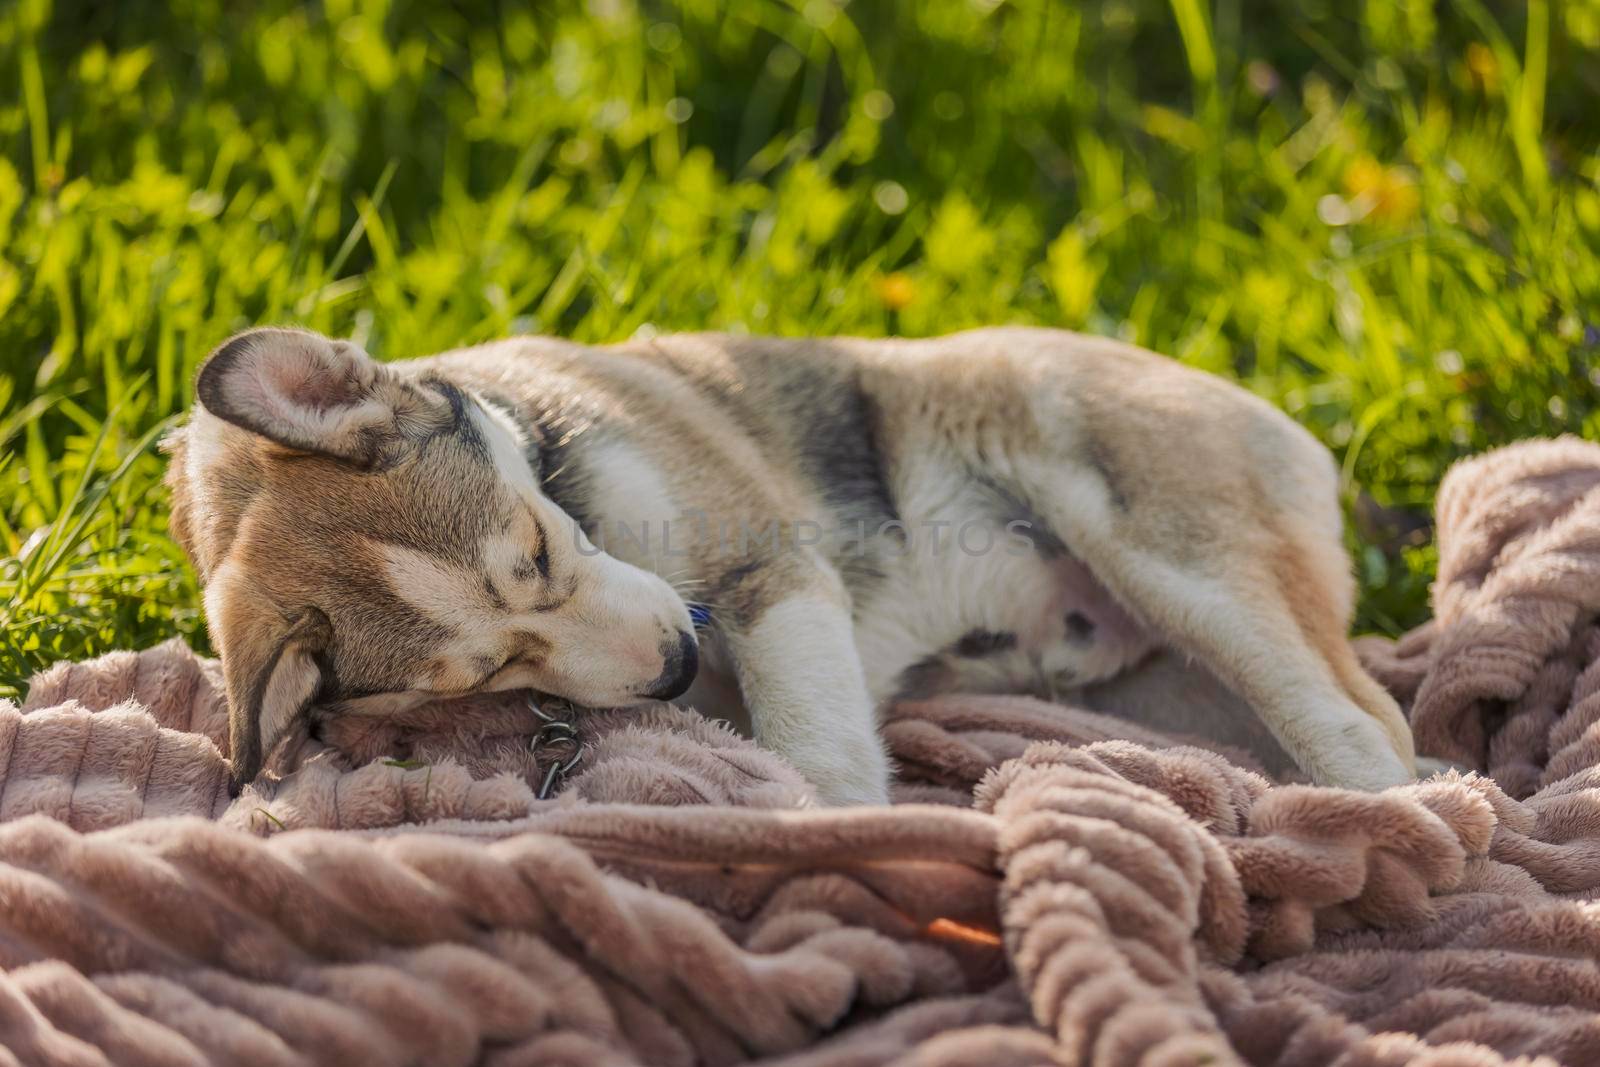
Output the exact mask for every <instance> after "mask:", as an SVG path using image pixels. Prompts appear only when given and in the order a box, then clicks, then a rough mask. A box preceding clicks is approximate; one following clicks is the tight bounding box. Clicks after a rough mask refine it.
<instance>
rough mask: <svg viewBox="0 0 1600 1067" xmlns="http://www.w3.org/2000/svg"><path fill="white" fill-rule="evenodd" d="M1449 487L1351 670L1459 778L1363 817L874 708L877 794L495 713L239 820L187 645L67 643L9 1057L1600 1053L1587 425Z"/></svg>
mask: <svg viewBox="0 0 1600 1067" xmlns="http://www.w3.org/2000/svg"><path fill="white" fill-rule="evenodd" d="M1438 511H1439V538H1440V546H1441V561H1440V577H1439V582H1438V585H1437V587H1436V589H1435V596H1434V600H1435V612H1436V617H1435V619H1434V621H1433V622H1432V623H1430V624H1428V625H1427V626H1425V627H1423V628H1422V629H1420V630H1418V631H1416V632H1414V633H1412V634H1410V635H1408V636H1407V637H1406V638H1404V639H1402V640H1401V641H1400V642H1398V643H1393V644H1391V643H1388V642H1383V641H1367V642H1364V643H1363V647H1362V651H1363V654H1364V655H1365V656H1366V658H1367V660H1368V662H1369V664H1370V665H1371V667H1372V669H1373V670H1374V672H1375V673H1376V674H1378V676H1379V677H1380V678H1381V679H1382V680H1384V681H1385V683H1386V684H1388V685H1389V686H1390V687H1391V688H1392V689H1393V690H1394V691H1395V692H1396V693H1397V695H1399V696H1400V697H1401V698H1402V699H1403V700H1404V701H1405V702H1407V703H1408V704H1409V705H1410V708H1411V714H1412V719H1413V724H1414V726H1415V729H1416V733H1417V736H1418V739H1419V742H1420V748H1421V750H1422V751H1423V752H1426V753H1432V754H1436V755H1441V756H1444V757H1446V758H1448V759H1451V760H1453V761H1455V762H1457V763H1458V764H1461V765H1464V766H1470V767H1475V768H1477V770H1478V771H1479V772H1482V773H1471V774H1466V775H1461V774H1455V773H1452V774H1449V775H1444V776H1441V777H1438V778H1435V779H1433V780H1431V781H1428V782H1423V783H1419V784H1417V785H1415V786H1409V787H1406V788H1402V789H1394V790H1390V791H1389V792H1387V793H1384V794H1381V795H1375V796H1373V795H1364V794H1357V793H1348V792H1343V791H1339V790H1329V789H1317V788H1311V787H1308V786H1303V785H1295V784H1274V783H1273V782H1272V781H1270V780H1269V779H1268V778H1266V777H1264V776H1263V775H1262V774H1259V773H1256V771H1254V770H1251V769H1247V766H1248V765H1249V757H1246V756H1243V755H1241V754H1239V753H1237V752H1235V751H1233V750H1229V749H1222V748H1220V746H1219V747H1212V748H1204V747H1196V746H1195V745H1193V744H1192V743H1190V744H1186V743H1183V742H1182V741H1181V740H1180V739H1177V738H1174V737H1170V736H1167V735H1164V734H1161V733H1158V732H1156V731H1154V730H1152V729H1150V728H1149V727H1147V726H1139V725H1135V724H1132V723H1129V722H1126V721H1122V720H1119V719H1117V718H1115V717H1111V716H1107V715H1103V714H1098V713H1095V712H1091V711H1087V710H1083V709H1078V708H1069V707H1061V706H1055V705H1048V704H1042V703H1038V702H1034V701H1028V700H1022V699H1010V698H959V699H947V700H940V701H934V702H928V703H920V704H909V705H902V706H900V707H897V708H895V709H892V711H891V713H890V716H889V721H888V722H887V724H886V727H885V733H886V736H887V737H888V739H889V742H890V745H891V747H892V749H893V751H894V753H895V755H896V758H897V760H898V761H899V763H900V766H901V769H902V777H903V779H904V780H903V782H902V784H901V785H900V786H899V795H898V796H897V800H899V801H902V802H901V803H897V804H896V805H894V806H892V807H889V808H882V809H862V810H849V811H821V810H816V809H815V808H813V807H811V806H810V805H809V795H810V794H809V789H808V787H807V786H806V784H805V782H804V781H803V780H801V779H800V777H799V776H798V775H796V774H795V772H794V771H793V770H791V769H790V768H788V767H786V766H785V765H784V764H783V763H782V762H781V761H779V760H778V759H777V758H776V757H774V756H772V755H771V754H769V753H765V752H762V751H760V750H758V749H756V748H754V747H753V746H752V745H750V744H749V743H748V742H746V741H743V740H741V739H740V738H738V737H737V736H735V735H734V734H732V733H731V732H730V731H728V730H727V729H726V728H724V727H723V726H721V725H719V724H715V723H710V722H706V721H704V720H702V719H700V718H699V717H697V716H695V715H694V714H692V713H690V712H687V711H683V710H679V709H674V708H671V707H666V706H661V707H656V708H652V709H648V710H644V711H634V712H630V713H625V714H624V713H617V712H608V713H603V714H590V715H586V716H584V717H582V718H581V719H580V720H579V721H578V726H577V732H578V734H579V737H580V739H581V741H582V742H583V743H584V745H585V746H586V747H585V759H584V762H583V763H582V764H581V765H580V766H578V767H577V768H575V769H574V770H573V772H572V773H571V775H570V776H569V777H568V778H567V779H566V782H565V788H563V789H562V790H561V791H560V792H559V794H558V795H557V796H555V797H554V798H553V799H548V800H541V799H538V793H539V789H540V786H541V785H542V784H543V782H544V781H545V779H546V777H547V774H548V768H549V767H550V765H551V764H552V763H560V764H563V765H564V764H566V762H567V761H568V759H569V758H570V755H571V750H572V746H571V745H566V744H564V743H561V742H560V741H559V738H557V743H554V744H551V743H546V744H542V745H538V746H535V747H536V748H537V751H530V743H531V742H532V741H533V739H534V737H535V735H536V733H537V731H538V728H539V725H540V724H539V721H538V720H537V719H536V718H534V717H533V716H532V715H530V714H529V713H528V712H527V711H526V709H525V708H524V707H519V706H518V705H517V704H516V702H515V699H514V698H508V697H506V696H503V695H502V696H500V697H497V698H481V699H475V700H471V701H458V702H455V703H453V704H451V705H448V706H445V705H441V706H438V707H433V708H428V709H423V710H422V711H420V712H418V713H416V714H415V715H413V716H410V717H408V718H407V719H406V720H404V721H383V722H373V721H358V720H345V721H342V722H337V723H330V724H329V725H328V728H327V730H326V731H325V732H324V734H323V736H322V738H321V740H320V741H318V742H315V743H312V742H307V744H306V746H305V748H304V750H303V751H302V752H301V753H300V760H299V763H298V769H297V770H296V771H295V772H294V773H292V774H290V775H289V776H287V777H286V778H284V779H282V780H281V781H277V782H270V783H261V784H258V785H257V786H253V787H251V788H250V789H249V790H247V791H246V792H245V793H244V794H243V795H242V796H240V797H239V798H238V799H237V800H232V801H230V800H229V798H228V795H227V791H226V788H225V784H224V783H225V780H226V770H227V768H226V763H225V753H224V752H223V750H222V749H223V746H224V745H225V738H226V730H225V727H224V716H223V712H222V704H221V699H222V698H221V696H220V693H219V689H218V687H217V684H216V682H217V676H216V667H215V664H213V663H210V662H208V661H204V660H200V659H198V658H196V657H194V656H193V655H192V654H190V653H189V652H188V651H187V650H186V649H184V648H182V647H181V646H179V645H176V644H168V645H164V646H162V647H160V648H156V649H152V650H149V651H147V652H142V653H120V654H116V655H112V656H108V657H105V658H103V659H101V660H98V661H95V662H92V663H85V664H63V665H60V666H58V667H56V668H55V669H53V670H51V671H49V672H47V673H46V674H44V675H42V676H41V677H39V678H38V679H37V680H35V682H34V683H33V686H32V688H31V691H30V694H29V700H28V703H27V705H26V706H25V707H24V708H22V709H20V710H19V709H16V708H14V707H12V706H9V705H0V968H3V970H0V1063H17V1064H35V1063H39V1064H85V1065H89V1064H96V1065H99V1064H117V1065H122V1064H130V1065H132V1064H162V1065H166V1064H173V1065H176V1064H208V1063H216V1064H285V1065H287V1064H321V1063H326V1064H348V1063H360V1064H427V1065H433V1064H440V1065H447V1064H472V1063H486V1064H504V1065H513V1064H530V1065H531V1064H539V1065H546V1064H548V1065H557V1064H572V1065H601V1064H605V1065H611V1064H699V1063H706V1064H722V1063H743V1062H753V1061H759V1062H761V1063H766V1064H778V1063H782V1064H789V1065H800V1064H807V1065H813V1064H814V1065H852V1067H855V1065H860V1067H866V1065H870V1064H890V1063H893V1064H904V1065H929V1067H931V1065H950V1067H955V1065H964V1064H972V1065H981V1067H1004V1065H1007V1064H1033V1063H1066V1064H1104V1065H1147V1067H1166V1065H1179V1064H1184V1065H1188V1064H1201V1063H1208V1064H1243V1063H1249V1064H1282V1065H1294V1064H1304V1065H1307V1067H1311V1065H1323V1064H1333V1063H1339V1064H1349V1065H1359V1064H1402V1063H1423V1064H1451V1065H1454V1064H1460V1065H1473V1067H1478V1065H1483V1067H1487V1065H1493V1064H1502V1063H1527V1064H1534V1063H1552V1062H1554V1063H1565V1064H1573V1065H1588V1064H1595V1063H1600V968H1597V966H1596V963H1595V959H1596V957H1597V956H1600V912H1597V911H1596V910H1595V905H1594V904H1591V903H1588V901H1590V900H1591V899H1592V898H1593V896H1594V894H1595V891H1596V887H1597V886H1600V626H1597V624H1596V621H1595V620H1596V618H1597V617H1600V447H1595V446H1591V445H1587V444H1583V443H1580V442H1576V441H1570V440H1561V441H1550V442H1536V443H1531V444H1526V445H1522V446H1518V447H1514V448H1509V449H1505V450H1503V451H1500V452H1497V453H1493V454H1491V455H1488V456H1485V457H1482V458H1480V459H1477V460H1473V461H1471V462H1469V463H1465V464H1462V465H1461V466H1459V467H1457V468H1456V469H1455V470H1454V471H1453V472H1452V473H1451V475H1450V477H1449V478H1448V479H1447V480H1446V482H1445V484H1444V486H1443V487H1442V488H1441V491H1440V496H1439V503H1438ZM1113 703H1114V701H1113ZM1179 721H1184V720H1181V719H1180V720H1179ZM543 736H544V739H545V741H546V742H549V740H550V734H549V732H548V731H547V732H546V734H545V735H543ZM1241 764H1243V765H1241Z"/></svg>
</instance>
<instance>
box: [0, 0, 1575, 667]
mask: <svg viewBox="0 0 1600 1067" xmlns="http://www.w3.org/2000/svg"><path fill="white" fill-rule="evenodd" d="M530 8H531V9H532V13H530V12H529V10H528V9H530ZM0 85H3V86H4V87H5V90H4V91H0V557H4V558H3V560H0V594H3V601H0V602H3V604H4V607H3V608H0V695H3V694H5V693H10V692H15V691H17V690H18V689H19V688H20V687H21V686H22V685H23V684H24V681H25V678H26V677H27V675H29V674H30V673H31V672H32V671H34V670H35V669H37V668H39V667H40V666H42V665H44V664H47V663H49V662H51V661H53V660H55V659H58V658H61V657H82V656H88V655H93V654H96V653H99V652H102V651H105V650H108V649H111V648H118V647H141V646H146V645H149V644H151V643H154V642H156V641H159V640H161V639H163V638H165V637H167V636H169V635H171V634H174V633H178V634H182V635H184V636H186V637H188V638H190V639H191V640H193V641H195V642H196V643H197V644H198V645H200V646H201V647H204V631H203V625H202V620H201V617H200V609H199V600H198V595H197V590H196V588H195V584H194V580H193V578H192V576H191V575H190V573H189V571H188V568H187V566H186V564H185V562H184V560H183V558H182V555H181V553H180V551H179V550H178V548H177V547H176V546H175V545H174V544H173V542H172V541H171V539H170V538H169V537H168V535H167V532H166V518H165V501H164V496H163V491H162V489H161V487H160V483H159V477H160V473H161V460H160V458H159V456H158V455H156V454H154V452H153V450H152V449H151V448H150V444H151V442H152V440H153V439H154V436H155V435H156V434H157V433H158V432H159V430H160V429H161V427H163V426H164V425H166V424H167V422H168V421H169V420H170V419H172V418H173V417H175V416H177V415H178V414H179V413H180V412H181V411H182V410H183V408H184V406H185V404H186V403H187V401H188V389H189V381H190V378H191V376H192V373H193V371H194V369H195V366H196V363H197V362H198V360H200V359H201V358H202V357H203V356H204V355H205V353H206V352H207V351H208V350H209V349H210V348H211V347H212V346H213V345H214V344H215V343H216V342H217V341H219V340H220V339H221V338H223V337H224V336H226V335H227V334H228V333H229V332H231V331H233V330H236V329H239V328H241V327H243V326H245V325H248V324H253V323H261V322H298V323H302V324H304V325H307V326H311V327H314V328H317V329H321V330H325V331H329V332H332V333H336V334H344V335H353V336H354V337H356V338H357V339H359V340H360V341H361V342H362V343H364V344H365V345H366V346H367V347H368V348H369V349H371V350H372V351H373V352H374V353H376V354H379V355H381V356H401V355H409V354H421V353H424V352H427V351H430V350H434V349H437V348H441V347H444V346H447V345H456V344H460V343H463V342H470V341H477V340H484V339H487V338H492V337H496V336H500V335H503V334H507V333H516V332H527V331H543V332H553V333H559V334H563V335H567V336H571V337H575V338H579V339H583V340H591V341H604V340H612V339H617V338H622V337H626V336H628V335H630V334H634V333H636V332H639V331H649V330H657V331H666V330H681V329H691V328H708V327H709V328H721V329H732V330H749V331H752V332H757V331H760V332H773V333H782V334H813V333H829V332H851V333H867V334H882V333H904V334H927V333H934V332H941V331H947V330H953V329H957V328H961V327H966V326H973V325H977V324H983V323H998V322H1031V323H1042V324H1048V325H1060V326H1067V327H1072V328H1077V329H1084V330H1089V331H1093V332H1097V333H1105V334H1112V335H1116V336H1121V337H1125V338H1128V339H1130V340H1133V341H1137V342H1139V343H1140V344H1144V345H1148V346H1150V347H1153V348H1156V349H1159V350H1161V351H1164V352H1168V353H1171V354H1173V355H1175V356H1177V357H1179V358H1181V359H1183V360H1186V361H1188V362H1190V363H1192V364H1194V365H1196V366H1200V367H1204V368H1207V369H1209V370H1213V371H1217V372H1219V373H1222V374H1226V375H1229V376H1232V377H1234V378H1236V379H1238V380H1240V381H1242V382H1243V383H1245V384H1246V385H1247V386H1248V387H1250V388H1252V389H1254V390H1256V391H1257V392H1259V393H1261V394H1262V395H1263V396H1266V397H1268V398H1269V399H1271V400H1272V401H1274V402H1275V403H1277V404H1279V405H1281V406H1282V407H1283V408H1284V409H1286V410H1287V411H1288V412H1289V413H1290V414H1292V415H1293V416H1294V417H1295V418H1297V419H1299V420H1300V421H1301V422H1303V423H1304V424H1305V425H1306V426H1308V427H1310V428H1311V429H1312V430H1313V431H1314V432H1315V433H1316V434H1318V435H1319V436H1320V437H1321V438H1322V439H1323V440H1324V441H1326V442H1327V443H1328V444H1329V446H1331V447H1332V448H1333V449H1334V451H1335V452H1336V453H1337V454H1338V455H1339V457H1340V459H1341V461H1342V462H1343V465H1344V470H1345V473H1346V480H1347V494H1348V503H1349V505H1350V507H1351V511H1352V515H1353V516H1355V517H1356V519H1357V522H1356V523H1355V524H1354V528H1355V529H1356V530H1358V531H1359V537H1360V539H1361V541H1362V543H1361V544H1360V545H1358V546H1357V547H1358V555H1357V559H1358V567H1359V571H1360V576H1361V581H1362V586H1363V598H1362V615H1361V619H1360V624H1361V626H1362V627H1363V628H1368V629H1380V630H1388V631H1393V630H1396V629H1398V628H1400V627H1403V626H1405V625H1408V624H1410V623H1413V622H1415V621H1416V620H1417V619H1419V618H1420V617H1421V616H1422V615H1423V613H1424V612H1425V611H1426V583H1427V580H1428V577H1429V569H1430V567H1431V556H1430V550H1429V546H1428V544H1427V533H1426V530H1425V529H1419V523H1420V521H1421V519H1422V518H1424V517H1425V516H1426V512H1427V508H1428V504H1429V501H1430V499H1431V497H1432V493H1433V491H1434V489H1435V487H1436V485H1437V483H1438V480H1439V478H1440V477H1441V475H1442V474H1443V472H1444V470H1445V469H1446V468H1447V467H1448V465H1449V464H1450V463H1451V462H1452V461H1453V460H1454V459H1456V458H1457V457H1459V456H1462V455H1465V454H1467V453H1470V452H1474V451H1477V450H1480V449H1483V448H1486V447H1490V446H1492V445H1496V444H1500V443H1502V442H1505V441H1509V440H1512V439H1515V438H1518V437H1523V436H1528V435H1533V434H1551V433H1558V432H1563V431H1572V432H1579V433H1585V434H1587V435H1591V436H1594V435H1597V431H1600V421H1597V420H1600V405H1597V404H1596V401H1595V397H1596V394H1597V388H1596V376H1600V367H1597V363H1600V310H1597V309H1600V255H1597V250H1600V185H1597V183H1600V153H1597V146H1600V109H1596V108H1595V106H1594V101H1595V99H1597V97H1600V0H1567V2H1565V3H1562V4H1551V3H1548V0H1526V2H1515V3H1514V2H1510V0H1507V2H1503V3H1498V2H1497V3H1491V2H1489V0H1438V2H1437V3H1434V2H1431V0H1400V2H1397V3H1379V2H1376V0H1369V2H1367V3H1365V4H1363V3H1361V2H1359V0H1350V2H1348V3H1332V2H1330V0H1316V2H1312V3H1295V2H1290V0H1282V2H1276V0H1275V2H1256V0H1251V2H1246V0H1218V2H1216V3H1215V4H1210V5H1208V4H1202V3H1199V2H1198V0H1170V3H1169V2H1164V0H1110V2H1107V3H1081V4H1069V3H1062V2H1054V3H1047V2H1043V0H1005V2H987V0H856V2H855V3H852V4H849V5H848V6H842V7H841V6H838V5H837V4H835V3H833V2H831V0H728V2H725V3H718V2H714V0H676V2H669V0H651V2H648V3H637V2H635V0H589V2H587V3H578V2H555V0H550V2H545V3H541V4H536V5H511V4H499V3H487V2H479V0H467V2H461V3H456V4H452V5H442V4H435V3H428V2H423V0H390V2H387V3H385V2H382V0H378V2H370V3H357V2H354V0H324V2H323V3H321V4H317V5H306V6H301V5H298V4H292V3H287V2H282V0H251V2H247V0H239V2H233V0H226V2H225V0H173V2H171V3H165V4H156V3H152V2H149V0H122V2H119V3H115V4H109V3H103V2H99V0H93V2H87V0H79V2H74V3H66V2H62V3H57V4H54V5H52V4H51V3H49V0H13V2H11V3H10V4H8V5H4V6H0ZM1353 536H1355V535H1353ZM1354 543H1355V542H1354V541H1353V544H1354Z"/></svg>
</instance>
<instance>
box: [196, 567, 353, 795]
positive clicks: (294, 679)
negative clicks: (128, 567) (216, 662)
mask: <svg viewBox="0 0 1600 1067" xmlns="http://www.w3.org/2000/svg"><path fill="white" fill-rule="evenodd" d="M237 584H238V583H227V582H224V583H221V585H220V586H218V585H213V587H212V589H211V590H208V591H207V596H206V600H207V606H208V608H214V609H215V610H214V611H212V612H211V619H212V633H213V634H214V635H215V637H216V639H217V651H218V652H220V653H221V655H222V674H223V682H224V687H225V688H226V690H227V695H228V758H229V760H230V761H231V762H232V765H233V793H234V795H235V796H237V795H238V793H239V791H240V790H241V789H243V788H244V787H245V786H246V785H248V784H249V783H250V782H252V781H254V780H255V778H256V776H257V775H259V774H260V773H261V769H262V767H263V765H264V764H265V762H266V758H267V756H268V755H269V754H270V753H271V752H272V750H273V749H274V748H275V747H277V744H278V742H280V741H282V740H283V738H284V736H285V735H286V734H288V732H289V731H290V729H291V728H292V727H293V726H294V725H295V724H296V723H297V722H299V721H300V720H301V719H303V718H304V716H305V714H306V711H307V709H308V708H309V707H310V705H311V701H312V699H313V698H314V697H315V696H316V694H317V690H318V689H319V688H320V687H321V684H322V669H321V667H320V666H319V665H318V660H319V658H320V657H319V654H320V653H322V652H324V651H326V649H327V648H328V645H329V643H330V641H331V640H332V627H331V626H330V625H329V623H328V617H327V616H326V615H324V614H323V613H322V612H320V611H318V610H317V609H315V608H307V609H305V610H303V611H301V612H299V613H297V614H295V615H292V616H288V617H286V616H285V615H284V614H283V613H282V612H280V611H278V610H277V609H276V608H274V607H272V606H271V605H269V604H266V603H265V602H263V601H262V600H261V599H260V598H259V597H258V596H255V595H253V594H252V593H251V592H250V591H247V590H240V589H236V588H235V589H230V588H228V586H230V585H237Z"/></svg>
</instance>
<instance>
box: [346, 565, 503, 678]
mask: <svg viewBox="0 0 1600 1067" xmlns="http://www.w3.org/2000/svg"><path fill="white" fill-rule="evenodd" d="M372 548H373V551H375V552H376V553H377V554H378V557H379V558H380V559H382V560H383V564H384V572H385V577H386V578H387V579H388V582H389V587H390V588H391V589H393V590H394V592H395V595H396V596H398V597H399V598H400V599H401V600H403V601H405V602H406V603H407V604H409V605H410V606H411V607H412V608H415V609H416V610H417V611H418V612H419V613H421V614H422V615H423V616H424V617H426V618H427V619H429V620H430V621H432V622H435V623H438V624H439V625H440V626H442V627H444V628H445V629H446V630H448V631H449V632H450V633H451V635H452V636H451V638H450V640H449V642H448V644H447V645H446V647H444V648H442V649H439V650H438V651H437V653H436V656H437V657H438V658H439V659H442V660H444V661H446V662H451V663H459V664H461V665H462V669H461V671H460V673H461V674H462V675H463V676H464V677H462V678H461V679H460V682H459V687H462V688H464V687H465V686H467V685H470V684H471V683H472V682H473V681H476V680H477V678H476V671H474V670H472V669H471V668H469V667H467V666H466V665H467V664H473V663H476V662H478V661H481V660H484V659H498V658H499V657H500V656H501V655H502V652H501V645H502V643H503V641H504V634H505V633H506V630H507V624H508V622H509V621H510V620H509V619H508V617H507V615H506V614H505V613H504V612H501V611H498V610H496V608H495V605H494V603H493V601H492V600H491V598H490V596H489V592H488V590H487V589H486V588H485V587H484V584H483V580H482V578H480V577H479V576H477V575H475V574H473V573H472V572H471V571H469V570H467V569H466V568H465V567H459V566H456V565H455V564H453V563H449V562H447V561H445V560H442V559H440V558H439V557H437V556H434V555H431V554H429V553H427V552H422V551H419V550H417V549H414V548H409V547H407V546H405V545H396V544H388V543H374V544H373V545H372ZM469 674H470V675H472V677H465V676H466V675H469ZM411 686H412V688H414V689H434V688H457V686H453V685H446V686H441V685H440V681H439V679H438V678H436V677H435V676H434V675H433V674H431V673H428V672H426V671H424V672H422V673H419V674H417V675H416V676H414V677H413V679H412V682H411Z"/></svg>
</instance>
